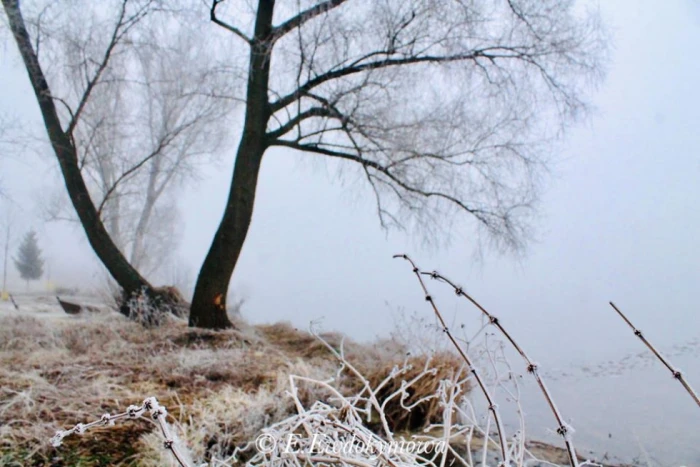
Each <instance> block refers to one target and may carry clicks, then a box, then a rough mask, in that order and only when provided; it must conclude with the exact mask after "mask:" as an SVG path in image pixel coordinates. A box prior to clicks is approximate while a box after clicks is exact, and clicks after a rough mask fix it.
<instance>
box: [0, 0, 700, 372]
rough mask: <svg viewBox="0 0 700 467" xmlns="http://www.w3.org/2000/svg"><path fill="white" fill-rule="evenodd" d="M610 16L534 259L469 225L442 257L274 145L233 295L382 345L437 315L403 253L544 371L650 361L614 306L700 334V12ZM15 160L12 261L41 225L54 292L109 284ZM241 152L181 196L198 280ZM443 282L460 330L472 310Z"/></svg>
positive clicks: (186, 262)
mask: <svg viewBox="0 0 700 467" xmlns="http://www.w3.org/2000/svg"><path fill="white" fill-rule="evenodd" d="M600 8H601V9H602V14H603V17H604V19H605V20H606V22H607V23H608V24H609V25H610V27H611V32H612V33H613V37H614V42H613V43H614V47H613V51H612V60H611V63H610V68H609V74H608V76H607V79H606V80H605V82H604V83H603V85H602V86H601V87H600V88H599V89H598V90H597V91H596V92H595V93H594V94H593V99H592V100H593V103H594V104H595V107H596V109H595V112H594V113H593V114H592V115H591V116H590V118H588V119H587V120H585V121H583V122H581V123H580V124H578V125H577V126H575V128H573V129H572V130H571V131H570V132H569V133H568V134H567V135H566V139H565V140H564V141H563V142H562V143H561V144H560V145H559V146H558V150H557V160H556V163H555V164H554V165H553V166H552V167H551V171H552V172H551V178H550V180H549V181H548V183H547V189H546V192H545V194H544V196H543V198H542V202H541V204H540V216H539V218H538V220H537V221H536V223H535V225H534V227H535V229H536V237H537V238H536V241H534V242H532V243H531V244H530V245H529V247H528V249H527V250H526V251H525V252H524V254H523V255H521V256H518V257H514V256H513V255H499V254H496V253H494V252H493V251H491V250H488V249H485V250H483V254H482V256H481V257H479V256H478V255H476V254H475V249H476V247H477V241H476V239H475V238H474V233H473V225H472V224H471V223H469V222H464V223H459V222H458V223H457V224H456V225H455V228H454V229H453V232H452V240H451V241H450V242H445V241H444V239H442V238H431V239H428V240H430V241H429V242H427V243H428V244H427V245H426V242H424V240H425V239H423V238H419V237H416V236H413V235H411V233H410V232H397V231H390V232H385V231H383V230H382V229H381V228H380V226H379V222H378V220H377V217H376V208H375V206H374V204H373V198H372V196H371V191H370V189H369V187H367V186H364V185H357V184H355V183H350V182H346V183H341V182H340V181H339V180H338V177H337V166H335V165H323V164H320V163H318V162H315V161H317V159H316V158H315V157H314V156H302V155H300V154H297V153H292V152H288V151H285V150H271V151H269V152H268V154H266V156H265V160H264V163H263V164H264V165H263V170H262V175H261V179H260V184H259V190H258V198H257V200H256V210H255V214H254V218H253V223H252V227H251V229H250V232H249V234H248V239H247V241H246V244H245V246H244V249H243V253H242V256H241V259H240V262H239V264H238V266H237V268H236V272H235V274H234V279H233V285H232V290H233V294H234V295H235V296H237V297H243V298H245V303H244V306H243V315H244V317H245V318H247V319H248V320H250V321H253V322H263V321H277V320H288V321H291V322H293V323H294V324H295V325H297V326H299V327H307V326H308V325H309V323H310V322H312V321H319V322H320V323H321V325H322V326H323V327H324V328H325V329H335V330H341V331H343V332H345V333H347V334H348V335H349V336H351V337H353V338H356V339H361V340H366V339H370V338H373V337H375V336H385V335H387V334H388V333H389V332H390V331H391V330H392V329H393V326H394V324H393V323H394V319H395V318H396V316H397V315H398V314H399V313H400V312H405V313H412V312H414V311H415V312H417V313H419V314H425V315H426V316H429V312H430V310H429V309H428V308H427V306H426V304H425V302H424V301H423V298H422V293H421V292H420V289H419V287H418V284H417V283H416V281H415V277H414V276H412V274H411V271H410V269H409V268H408V266H407V264H406V263H405V262H402V261H399V260H395V259H392V255H393V254H395V253H408V254H410V255H411V256H412V257H413V259H414V260H416V261H417V262H418V264H419V265H420V266H421V267H423V268H425V269H437V270H439V271H440V272H442V273H444V274H446V275H448V276H449V277H451V278H453V279H454V280H456V281H457V282H459V283H461V284H462V285H463V286H465V288H466V290H468V291H470V292H471V293H472V294H473V295H474V296H475V297H476V298H477V299H479V300H481V301H482V302H483V304H484V305H485V306H487V307H488V308H489V310H490V311H491V312H493V313H494V314H496V315H497V316H499V317H500V318H501V319H502V320H503V322H505V323H511V327H512V328H515V329H516V331H515V334H516V335H517V336H518V337H519V338H520V339H521V340H522V342H523V344H524V345H526V346H527V345H529V346H530V347H531V348H536V349H537V352H538V355H537V358H538V359H539V360H540V361H542V362H543V363H544V362H546V363H551V364H561V363H563V362H571V361H576V362H582V361H591V360H597V359H600V358H606V357H608V356H610V355H621V354H624V353H625V352H628V351H634V350H638V349H639V345H640V344H639V342H637V341H635V340H634V339H633V336H632V335H631V333H630V332H629V330H628V329H626V328H625V327H624V325H623V323H621V322H620V321H619V318H617V317H616V316H615V315H614V313H613V312H612V310H611V309H610V308H609V306H608V305H607V302H608V301H609V300H614V301H615V302H616V303H617V304H618V305H619V306H620V307H621V308H622V309H623V310H625V311H627V312H628V313H629V314H630V315H631V316H632V317H633V318H634V320H636V322H637V324H638V325H639V327H641V328H642V329H648V330H649V332H650V335H651V337H653V338H655V339H656V340H657V342H659V343H660V344H661V345H671V344H674V343H678V342H684V341H686V340H688V339H691V338H692V337H695V336H697V330H698V318H697V300H696V289H697V285H698V282H699V279H700V248H698V238H700V215H698V208H697V202H698V199H700V183H698V181H699V180H700V155H699V153H698V149H697V148H698V146H699V145H700V132H698V128H699V127H700V90H699V88H698V85H697V83H699V82H700V62H699V61H698V60H696V58H697V50H696V47H697V44H699V43H700V7H698V5H697V4H696V3H695V2H690V1H680V0H679V1H674V2H666V3H664V5H663V7H661V6H660V4H659V3H658V2H655V1H651V0H647V1H624V2H623V1H618V2H603V3H602V5H600ZM6 36H7V35H6V34H5V35H4V36H3V39H4V43H3V47H2V49H1V50H0V67H1V69H0V76H1V78H0V82H1V88H0V89H1V90H0V95H1V96H2V99H1V100H0V113H2V114H5V115H10V116H13V117H16V119H18V120H17V121H19V122H21V125H22V126H23V128H24V129H26V128H28V127H30V126H32V125H40V120H39V115H38V109H37V106H36V102H35V100H34V97H33V95H32V93H31V90H30V88H29V85H28V82H27V77H26V74H25V72H24V71H23V69H22V68H21V66H20V62H19V58H18V54H17V52H16V49H15V47H14V44H12V43H11V42H10V41H9V40H7V37H6ZM39 128H40V127H39ZM11 148H12V149H11V150H6V152H5V154H3V157H2V159H1V160H0V180H1V183H2V190H3V193H4V198H3V199H2V200H0V209H2V211H3V212H2V213H0V214H2V217H6V213H7V212H8V211H12V215H13V216H14V218H15V221H14V223H13V244H12V248H11V253H12V252H13V251H14V250H15V249H16V246H17V244H18V242H19V238H20V236H21V235H23V234H24V232H25V231H26V230H27V229H29V228H35V229H36V230H37V231H38V233H39V238H40V246H41V247H42V249H43V250H44V252H45V256H46V258H47V263H48V265H49V267H50V271H51V278H52V281H53V282H54V283H57V284H60V285H65V286H78V287H81V288H84V289H90V288H99V287H100V286H101V285H102V284H103V283H104V277H105V273H104V272H103V271H102V269H101V267H100V266H99V263H98V262H97V260H96V258H95V256H94V254H93V253H92V251H91V250H90V248H89V245H88V244H87V241H86V239H85V236H84V234H83V232H82V230H81V228H80V227H79V225H76V224H71V223H69V222H49V223H46V222H44V221H43V219H42V215H41V213H42V206H41V203H42V202H45V199H46V198H45V197H42V194H46V193H50V192H54V191H57V190H61V189H63V188H62V186H61V183H60V179H59V176H58V172H57V167H56V161H55V159H54V158H53V157H52V155H51V154H48V153H47V154H39V155H37V154H35V153H33V152H31V151H23V150H21V149H19V148H18V147H17V146H16V145H15V146H11ZM234 149H235V145H231V147H230V148H229V150H228V151H227V152H225V153H224V154H221V158H220V161H219V163H218V164H214V165H211V166H209V167H207V168H206V169H205V170H204V171H203V172H202V173H201V175H200V179H199V181H198V182H197V183H193V184H191V185H190V186H189V187H188V188H187V189H186V190H184V191H183V193H182V195H181V197H180V199H179V209H180V211H181V214H182V220H183V222H182V229H183V230H182V232H181V235H182V239H181V243H180V247H179V250H178V252H177V257H178V258H180V262H181V263H182V264H181V265H180V266H179V270H180V273H182V271H186V272H187V273H188V274H189V276H190V277H191V278H192V280H194V278H195V277H196V273H197V271H198V268H199V266H200V264H201V261H202V260H203V258H204V255H205V254H206V252H207V250H208V247H209V244H210V241H211V238H212V235H213V233H214V231H215V229H216V226H217V224H218V221H219V219H220V216H221V212H222V207H223V205H224V202H225V197H226V195H227V191H228V184H229V181H230V176H231V170H232V164H233V155H234ZM10 263H11V262H10ZM9 272H10V284H11V287H14V288H19V289H23V288H24V287H25V285H24V283H23V282H22V281H20V280H19V278H18V277H17V274H16V271H15V268H14V267H12V266H10V270H9ZM162 279H163V281H167V280H168V277H167V274H165V275H164V278H162ZM433 286H434V287H436V288H435V294H436V297H437V299H438V300H444V302H443V303H444V305H443V306H444V311H445V313H446V314H447V315H448V316H449V317H450V319H453V320H455V321H461V320H466V319H467V318H466V317H468V316H474V315H475V313H476V312H475V310H474V309H473V308H469V307H468V306H466V304H459V305H458V304H457V302H455V301H454V300H453V299H452V295H450V294H449V291H447V290H445V289H441V288H439V287H437V284H433ZM36 287H40V285H36ZM440 290H442V292H443V293H439V291H440ZM438 303H439V304H440V303H441V302H438Z"/></svg>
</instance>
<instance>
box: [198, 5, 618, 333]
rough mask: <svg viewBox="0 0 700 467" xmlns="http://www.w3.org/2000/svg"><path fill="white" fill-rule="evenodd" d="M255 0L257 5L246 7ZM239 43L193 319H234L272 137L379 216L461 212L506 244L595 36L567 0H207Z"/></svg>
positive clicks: (597, 55)
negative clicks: (241, 91)
mask: <svg viewBox="0 0 700 467" xmlns="http://www.w3.org/2000/svg"><path fill="white" fill-rule="evenodd" d="M253 3H257V6H255V5H253ZM210 5H211V10H210V15H211V19H212V21H213V22H215V23H216V24H217V25H219V26H221V27H222V28H223V29H225V30H227V31H229V32H230V33H231V34H233V36H234V37H236V38H237V39H239V40H240V43H241V45H243V46H246V47H247V48H248V50H249V54H250V55H249V64H248V76H247V91H246V99H245V100H246V105H245V118H244V124H243V130H242V136H241V139H240V142H239V146H238V152H237V156H236V162H235V167H234V170H233V178H232V182H231V187H230V192H229V197H228V202H227V204H226V209H225V212H224V215H223V219H222V220H221V223H220V225H219V228H218V230H217V232H216V234H215V236H214V239H213V242H212V245H211V248H210V250H209V252H208V254H207V256H206V258H205V260H204V263H203V265H202V268H201V271H200V274H199V278H198V282H197V285H196V288H195V293H194V298H193V303H192V309H191V313H190V324H191V325H195V326H203V327H212V328H222V327H227V326H229V322H228V319H227V318H226V312H225V305H226V304H225V297H226V290H227V288H228V285H229V282H230V279H231V276H232V274H233V270H234V268H235V265H236V262H237V260H238V257H239V254H240V251H241V248H242V246H243V243H244V240H245V238H246V234H247V232H248V227H249V225H250V220H251V216H252V213H253V205H254V201H255V191H256V185H257V179H258V173H259V170H260V166H261V161H262V158H263V155H264V154H265V153H266V152H267V150H268V149H270V148H273V147H280V148H285V149H293V150H295V151H299V152H304V153H307V154H312V155H318V156H325V157H326V158H330V159H329V160H337V161H340V162H346V163H347V164H346V165H347V166H346V167H344V169H343V170H352V169H353V168H354V173H356V174H357V175H358V176H359V177H362V178H363V179H364V180H365V181H366V183H367V186H368V187H369V188H370V189H371V192H373V194H374V196H375V199H376V203H377V213H378V215H379V220H380V222H381V223H382V225H384V226H402V227H406V226H419V227H423V228H427V229H428V231H430V229H431V228H432V227H434V226H435V225H437V224H440V223H444V222H446V220H447V219H448V218H449V217H450V216H452V215H453V214H455V213H463V214H467V215H468V218H471V219H473V220H474V222H475V224H476V225H478V226H479V228H480V230H481V231H483V232H485V233H486V235H485V238H486V239H489V240H490V241H492V242H493V243H494V244H495V246H496V247H498V248H501V249H504V250H517V249H521V248H523V246H524V243H525V242H526V241H527V238H528V235H527V233H528V229H527V227H528V215H529V213H530V212H531V210H532V207H533V206H534V203H535V201H536V199H537V194H538V181H539V178H540V176H541V175H542V172H543V171H544V169H545V168H546V165H547V164H546V163H547V149H548V148H549V147H551V146H550V145H549V144H548V143H549V142H551V141H552V140H553V139H554V138H555V137H557V136H558V135H559V132H560V131H561V130H562V129H564V128H565V126H566V124H567V123H569V122H570V121H572V119H573V118H574V117H576V116H577V115H579V114H581V112H582V111H584V110H585V109H586V105H585V101H584V97H583V91H584V90H585V87H586V86H587V85H589V84H591V83H592V82H595V80H596V79H598V78H600V77H601V74H602V73H601V61H602V59H603V58H604V52H605V43H606V41H605V37H604V34H603V29H602V28H601V26H600V24H599V22H598V18H597V16H596V14H595V13H585V12H584V13H580V12H577V11H575V8H574V2H573V1H571V0H499V1H494V2H490V1H485V0H440V1H435V0H378V1H362V0H322V1H321V0H314V1H311V0H285V1H282V0H279V1H274V0H259V1H258V2H241V3H239V2H226V1H225V0H212V2H211V4H210Z"/></svg>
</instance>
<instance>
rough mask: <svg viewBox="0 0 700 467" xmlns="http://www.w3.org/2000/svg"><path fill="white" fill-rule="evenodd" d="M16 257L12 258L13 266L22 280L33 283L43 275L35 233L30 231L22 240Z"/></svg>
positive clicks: (41, 260)
mask: <svg viewBox="0 0 700 467" xmlns="http://www.w3.org/2000/svg"><path fill="white" fill-rule="evenodd" d="M17 254H18V257H17V258H13V260H14V262H15V266H16V267H17V270H18V271H19V274H20V276H22V279H24V280H26V281H27V286H29V281H30V280H31V281H34V280H37V279H39V278H41V276H42V274H44V260H43V259H42V257H41V250H40V249H39V243H38V242H37V237H36V232H34V231H33V230H30V231H29V232H27V234H26V235H25V236H24V238H23V239H22V243H21V245H20V246H19V250H18V251H17Z"/></svg>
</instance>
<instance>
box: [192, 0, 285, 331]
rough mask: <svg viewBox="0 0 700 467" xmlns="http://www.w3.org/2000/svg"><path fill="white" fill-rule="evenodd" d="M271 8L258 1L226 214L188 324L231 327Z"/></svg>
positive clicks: (266, 111)
mask: <svg viewBox="0 0 700 467" xmlns="http://www.w3.org/2000/svg"><path fill="white" fill-rule="evenodd" d="M274 6H275V2H274V0H259V3H258V12H257V18H256V21H255V34H254V37H253V38H252V39H250V46H251V52H250V61H249V70H248V71H249V79H248V89H247V93H246V96H247V99H246V110H245V123H244V125H243V136H242V137H241V141H240V143H239V146H238V152H237V154H236V163H235V166H234V170H233V179H232V180H231V189H230V191H229V196H228V200H227V202H226V207H225V209H224V215H223V218H222V220H221V223H220V224H219V228H218V230H217V231H216V234H215V235H214V240H213V241H212V245H211V247H210V249H209V252H208V253H207V256H206V258H205V259H204V263H203V264H202V268H201V270H200V272H199V277H198V279H197V285H196V286H195V290H194V296H193V298H192V307H191V309H190V321H189V324H190V326H198V327H203V328H210V329H224V328H228V327H231V321H230V320H229V318H228V315H227V313H226V294H227V292H228V286H229V282H230V281H231V276H232V274H233V269H234V268H235V266H236V263H237V262H238V257H239V256H240V253H241V249H242V248H243V243H244V242H245V238H246V236H247V234H248V229H249V227H250V221H251V218H252V217H253V205H254V203H255V189H256V186H257V183H258V174H259V172H260V165H261V163H262V158H263V154H264V153H265V150H266V149H267V147H268V145H269V142H268V138H267V135H266V129H267V122H268V121H269V119H270V116H271V107H270V104H269V101H268V96H267V92H268V84H269V78H270V48H271V46H272V32H273V28H272V14H273V11H274Z"/></svg>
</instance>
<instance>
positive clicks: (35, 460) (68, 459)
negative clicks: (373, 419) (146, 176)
mask: <svg viewBox="0 0 700 467" xmlns="http://www.w3.org/2000/svg"><path fill="white" fill-rule="evenodd" d="M237 327H238V330H230V331H225V332H209V331H202V330H193V329H189V328H187V327H186V326H185V325H184V324H182V323H177V322H171V323H169V324H167V325H164V326H162V327H160V328H157V329H152V330H149V329H144V328H142V327H141V326H139V325H137V324H134V323H130V322H128V321H127V320H125V319H124V318H123V317H121V316H120V315H117V314H116V313H113V314H105V315H95V316H92V317H91V318H90V319H89V320H70V321H50V320H39V319H33V318H24V317H6V318H0V465H56V466H58V465H149V463H150V465H162V463H159V462H161V461H162V460H163V458H162V456H163V452H162V451H163V450H162V444H161V443H160V442H159V441H157V439H158V438H157V437H156V436H155V435H151V433H152V432H153V427H152V426H151V425H149V424H148V423H146V422H144V421H135V422H127V423H125V424H122V425H118V426H116V427H112V428H104V429H98V430H95V431H91V432H90V434H89V435H86V436H85V437H71V438H69V439H66V441H65V444H64V445H63V446H61V447H60V448H59V449H54V448H52V447H51V446H50V445H49V443H48V440H49V438H50V437H51V436H52V435H53V433H54V432H55V431H56V430H57V429H59V428H67V427H69V426H72V425H74V424H75V423H77V422H87V421H91V420H93V419H95V418H96V417H99V416H100V415H101V414H103V413H105V412H111V413H114V412H117V411H121V410H124V409H125V407H127V406H128V405H130V404H132V403H139V402H140V401H141V400H143V398H145V397H147V396H151V395H154V396H157V397H158V399H159V401H160V402H161V404H163V405H164V406H165V407H167V408H168V409H169V412H170V414H171V416H172V417H173V418H172V421H173V422H175V423H176V424H178V425H179V427H180V431H181V433H185V434H186V435H185V436H184V437H185V438H186V439H185V441H186V443H187V445H188V447H189V448H190V449H191V451H192V452H193V454H194V455H195V457H199V458H203V459H209V458H211V456H212V455H215V456H217V457H223V456H226V455H228V454H230V453H231V452H232V451H233V449H234V448H235V447H236V446H238V445H240V444H241V443H243V442H246V441H247V440H250V439H251V437H253V435H254V434H255V433H256V432H257V431H258V430H259V429H260V428H262V426H263V425H265V424H268V423H271V422H273V421H276V420H279V419H281V418H283V417H285V416H287V415H289V414H290V413H291V412H293V410H294V407H293V406H292V405H291V403H289V402H287V401H286V397H285V394H284V392H285V390H286V388H287V383H288V380H287V375H289V374H290V373H294V374H297V375H302V376H310V377H314V378H327V377H330V376H333V375H335V372H336V370H337V368H338V362H337V360H336V359H335V357H334V356H333V355H332V353H331V352H330V351H329V350H328V349H327V348H326V347H324V346H323V345H322V344H321V343H320V342H319V341H318V340H317V339H316V338H315V337H314V336H312V335H310V334H309V333H307V332H304V331H300V330H297V329H294V328H293V327H292V326H291V325H289V324H285V323H281V324H274V325H262V326H246V325H245V323H240V325H239V326H237ZM324 338H326V339H327V340H328V342H329V343H331V345H332V346H333V347H335V348H338V349H339V348H340V346H341V341H342V336H340V335H337V334H327V335H324ZM343 345H344V348H345V349H346V351H347V355H348V356H349V359H351V360H352V361H354V362H356V363H357V365H358V367H361V368H363V371H367V372H368V374H371V378H373V379H376V380H381V379H384V378H385V377H386V375H388V374H389V372H391V370H392V368H393V367H394V366H395V365H397V364H399V365H400V364H401V363H402V362H403V355H404V352H403V350H402V349H400V348H399V347H398V346H396V345H392V344H391V343H390V342H385V343H382V344H381V345H372V346H362V345H360V344H357V343H354V342H351V341H346V342H344V344H343ZM341 385H343V386H345V387H346V388H348V389H350V390H351V389H354V388H355V387H356V382H354V381H353V380H352V378H351V377H349V376H348V377H346V378H343V379H342V381H341ZM424 387H425V390H430V385H425V386H424ZM301 397H302V398H303V399H306V400H308V401H312V400H315V399H320V398H322V397H324V395H323V394H319V393H318V392H314V390H311V389H309V390H308V393H305V394H302V396H301ZM430 410H433V409H428V412H430ZM397 422H398V421H397Z"/></svg>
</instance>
